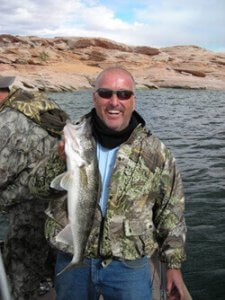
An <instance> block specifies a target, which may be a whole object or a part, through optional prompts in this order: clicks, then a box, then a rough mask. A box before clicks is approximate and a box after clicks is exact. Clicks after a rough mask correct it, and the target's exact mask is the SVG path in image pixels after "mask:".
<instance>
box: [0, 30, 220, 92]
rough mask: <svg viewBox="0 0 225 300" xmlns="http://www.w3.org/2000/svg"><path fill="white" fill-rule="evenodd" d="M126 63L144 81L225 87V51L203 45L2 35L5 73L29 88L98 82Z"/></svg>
mask: <svg viewBox="0 0 225 300" xmlns="http://www.w3.org/2000/svg"><path fill="white" fill-rule="evenodd" d="M115 65H119V66H123V67H125V68H127V69H128V70H130V71H131V72H132V74H133V75H134V77H135V80H136V83H137V86H138V87H146V88H157V87H175V88H193V89H221V90H223V89H224V90H225V53H215V52H210V51H207V50H205V49H203V48H199V47H197V46H175V47H168V48H160V49H157V48H152V47H141V46H140V47H133V46H128V45H125V44H122V43H116V42H114V41H111V40H107V39H102V38H78V37H56V38H39V37H34V36H12V35H0V75H16V76H17V79H16V84H17V85H18V86H22V87H25V88H27V89H39V90H44V91H67V90H76V89H82V88H90V87H92V86H93V82H94V79H95V77H96V74H97V73H99V72H100V71H101V70H102V69H103V68H105V67H108V66H115Z"/></svg>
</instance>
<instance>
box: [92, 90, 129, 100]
mask: <svg viewBox="0 0 225 300" xmlns="http://www.w3.org/2000/svg"><path fill="white" fill-rule="evenodd" d="M96 93H97V94H98V95H99V96H100V97H101V98H104V99H110V98H112V95H113V94H116V96H117V98H118V99H119V100H128V99H130V97H131V96H133V95H134V92H133V91H129V90H118V91H113V90H110V89H104V88H99V89H97V90H96Z"/></svg>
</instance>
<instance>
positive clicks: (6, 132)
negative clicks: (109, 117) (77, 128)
mask: <svg viewBox="0 0 225 300" xmlns="http://www.w3.org/2000/svg"><path fill="white" fill-rule="evenodd" d="M14 82H15V77H12V76H8V77H0V212H1V213H4V212H5V213H7V215H8V218H9V229H8V234H7V238H6V241H5V243H4V262H5V267H6V271H7V274H8V277H9V279H10V285H11V289H12V291H11V292H12V296H13V298H14V299H15V300H27V299H32V300H33V299H36V297H37V290H38V289H39V286H40V282H41V281H42V280H46V276H49V275H50V274H49V271H48V269H46V266H45V263H46V260H47V256H48V255H49V250H50V248H49V246H48V244H47V242H46V239H45V237H44V223H45V219H46V217H45V214H44V210H45V209H46V201H43V200H41V199H38V200H37V199H35V198H34V197H33V195H31V194H30V193H29V190H28V186H27V179H28V175H29V173H30V172H31V170H32V168H33V167H34V166H35V165H36V164H37V162H38V161H39V160H40V159H41V158H42V157H43V156H44V155H45V154H48V153H49V152H50V150H51V149H52V148H53V147H54V146H55V145H56V144H57V142H58V140H59V138H60V134H61V130H62V128H63V127H64V125H65V119H66V118H67V115H66V114H65V113H64V112H63V111H62V110H61V109H60V108H59V107H58V105H56V103H54V102H53V101H50V100H49V99H48V98H47V97H46V96H44V95H43V94H41V93H31V92H27V91H25V90H22V89H17V88H15V87H14V86H13V83H14Z"/></svg>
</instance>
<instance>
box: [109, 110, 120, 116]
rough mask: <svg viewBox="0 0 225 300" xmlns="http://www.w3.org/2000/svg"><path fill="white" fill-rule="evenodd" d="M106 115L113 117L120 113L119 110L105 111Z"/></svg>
mask: <svg viewBox="0 0 225 300" xmlns="http://www.w3.org/2000/svg"><path fill="white" fill-rule="evenodd" d="M107 113H108V114H110V115H114V116H117V115H119V114H120V113H121V112H120V111H119V110H112V109H111V110H107Z"/></svg>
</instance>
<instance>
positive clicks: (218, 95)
mask: <svg viewBox="0 0 225 300" xmlns="http://www.w3.org/2000/svg"><path fill="white" fill-rule="evenodd" d="M50 97H52V98H53V99H55V100H56V101H57V102H58V103H59V104H60V105H61V106H62V108H64V109H65V110H66V111H67V112H68V114H69V115H70V116H71V117H72V118H77V117H78V116H80V115H82V114H85V113H86V112H88V111H89V110H90V109H91V107H92V98H91V91H78V92H74V93H51V94H50ZM137 111H138V112H139V113H140V114H141V115H142V116H143V117H144V119H145V120H146V123H147V126H148V127H149V128H150V129H151V131H152V133H153V134H154V135H157V136H158V137H159V138H160V139H161V140H163V141H164V143H165V144H166V145H167V146H168V147H169V148H170V149H171V150H172V152H173V153H174V155H175V157H176V159H177V165H178V167H179V169H180V170H181V174H182V178H183V182H184V190H185V196H186V213H185V215H186V222H187V226H188V235H187V246H186V249H187V255H188V257H187V261H186V262H185V263H184V264H183V274H184V279H185V282H186V285H187V287H188V289H189V291H190V293H191V295H192V297H193V299H194V300H195V299H196V300H222V299H225V93H224V92H221V91H206V90H199V91H198V90H180V89H179V90H176V89H159V90H139V91H137ZM0 222H1V219H0ZM0 226H1V229H2V224H0Z"/></svg>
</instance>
